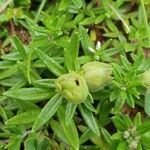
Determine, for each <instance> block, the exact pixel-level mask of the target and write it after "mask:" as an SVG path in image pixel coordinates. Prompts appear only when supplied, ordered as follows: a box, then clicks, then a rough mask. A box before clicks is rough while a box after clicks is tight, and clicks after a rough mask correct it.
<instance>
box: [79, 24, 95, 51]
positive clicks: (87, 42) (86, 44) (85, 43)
mask: <svg viewBox="0 0 150 150" xmlns="http://www.w3.org/2000/svg"><path fill="white" fill-rule="evenodd" d="M79 31H80V39H81V43H82V47H83V50H84V53H85V54H90V52H89V48H94V44H93V43H92V41H91V39H90V37H89V35H88V34H87V32H86V30H85V29H84V28H83V27H82V26H80V27H79Z"/></svg>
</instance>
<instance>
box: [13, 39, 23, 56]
mask: <svg viewBox="0 0 150 150" xmlns="http://www.w3.org/2000/svg"><path fill="white" fill-rule="evenodd" d="M13 42H14V44H15V47H16V48H17V50H18V51H19V53H20V55H21V56H22V58H26V52H25V49H24V47H23V44H22V42H21V41H20V40H19V38H18V37H17V36H14V37H13Z"/></svg>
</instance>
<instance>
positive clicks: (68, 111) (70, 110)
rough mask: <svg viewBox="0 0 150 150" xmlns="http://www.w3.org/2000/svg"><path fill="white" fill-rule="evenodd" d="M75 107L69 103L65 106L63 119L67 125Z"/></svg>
mask: <svg viewBox="0 0 150 150" xmlns="http://www.w3.org/2000/svg"><path fill="white" fill-rule="evenodd" d="M76 107H77V105H76V104H73V103H71V102H67V106H66V115H65V116H66V117H65V121H66V124H67V125H68V124H69V123H70V121H71V120H72V118H73V116H74V113H75V110H76Z"/></svg>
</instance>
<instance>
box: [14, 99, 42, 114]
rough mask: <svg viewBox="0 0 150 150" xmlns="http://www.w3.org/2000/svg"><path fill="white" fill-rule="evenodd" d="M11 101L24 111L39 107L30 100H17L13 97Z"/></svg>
mask: <svg viewBox="0 0 150 150" xmlns="http://www.w3.org/2000/svg"><path fill="white" fill-rule="evenodd" d="M13 101H14V103H15V104H16V105H17V106H18V107H19V108H22V109H23V110H25V111H29V110H32V109H39V107H38V106H37V105H36V104H34V103H33V102H31V101H23V100H19V101H18V100H17V99H14V100H13Z"/></svg>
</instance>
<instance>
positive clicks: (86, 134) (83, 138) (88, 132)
mask: <svg viewBox="0 0 150 150" xmlns="http://www.w3.org/2000/svg"><path fill="white" fill-rule="evenodd" d="M93 136H95V134H94V133H93V132H92V131H91V130H90V129H89V128H88V129H86V130H85V131H84V133H83V134H82V135H81V136H80V144H83V143H85V142H86V141H88V140H89V139H91V138H92V137H93Z"/></svg>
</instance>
